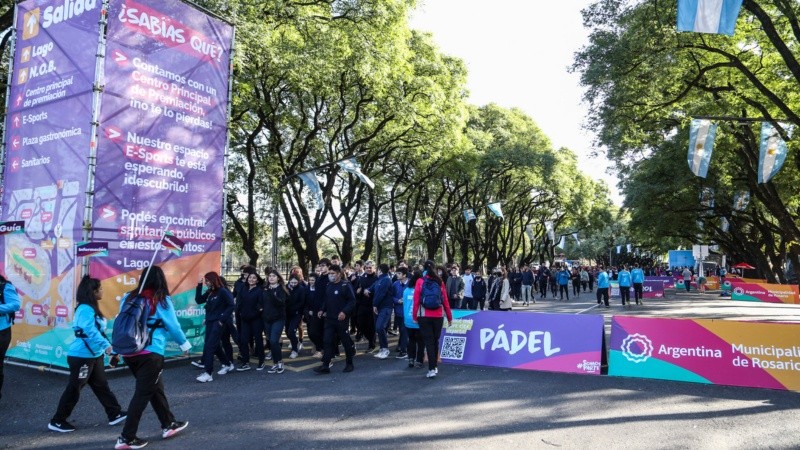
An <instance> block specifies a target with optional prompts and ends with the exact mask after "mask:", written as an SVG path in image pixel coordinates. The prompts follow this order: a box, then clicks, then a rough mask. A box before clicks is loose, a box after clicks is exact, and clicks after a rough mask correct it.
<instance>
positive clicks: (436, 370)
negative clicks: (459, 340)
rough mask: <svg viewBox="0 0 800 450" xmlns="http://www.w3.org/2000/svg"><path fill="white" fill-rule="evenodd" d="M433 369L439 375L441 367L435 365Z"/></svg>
mask: <svg viewBox="0 0 800 450" xmlns="http://www.w3.org/2000/svg"><path fill="white" fill-rule="evenodd" d="M433 371H434V372H436V375H439V367H438V366H436V367H434V368H433Z"/></svg>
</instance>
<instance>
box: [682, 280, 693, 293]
mask: <svg viewBox="0 0 800 450" xmlns="http://www.w3.org/2000/svg"><path fill="white" fill-rule="evenodd" d="M683 284H684V286H685V287H686V292H689V291H690V290H691V289H692V280H683Z"/></svg>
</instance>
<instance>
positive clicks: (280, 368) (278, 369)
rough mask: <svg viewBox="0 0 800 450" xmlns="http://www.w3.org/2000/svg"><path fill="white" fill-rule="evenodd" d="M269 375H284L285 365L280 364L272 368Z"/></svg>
mask: <svg viewBox="0 0 800 450" xmlns="http://www.w3.org/2000/svg"><path fill="white" fill-rule="evenodd" d="M267 373H283V363H278V364H275V365H274V366H272V367H270V368H269V370H268V371H267Z"/></svg>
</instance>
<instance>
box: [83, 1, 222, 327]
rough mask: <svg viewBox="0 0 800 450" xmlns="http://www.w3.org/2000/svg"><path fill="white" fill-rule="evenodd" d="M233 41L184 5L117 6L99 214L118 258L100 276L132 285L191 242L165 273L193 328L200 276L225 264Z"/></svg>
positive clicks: (112, 19)
mask: <svg viewBox="0 0 800 450" xmlns="http://www.w3.org/2000/svg"><path fill="white" fill-rule="evenodd" d="M232 35H233V28H232V27H231V25H229V24H227V23H225V22H223V21H221V20H218V19H215V18H213V17H210V16H208V15H207V14H205V13H203V12H201V11H199V10H197V9H196V8H193V7H192V6H190V5H187V4H185V3H183V2H180V1H174V0H173V1H138V2H137V1H133V0H112V1H111V2H110V6H109V24H108V44H107V47H106V62H105V91H104V93H103V101H102V108H101V114H100V122H101V125H100V132H99V137H98V139H99V145H98V168H97V175H96V179H95V180H96V181H95V183H96V196H95V204H94V206H95V208H94V218H93V240H94V241H101V242H108V243H109V255H108V256H107V257H95V258H93V259H92V272H93V273H94V274H95V275H96V276H100V277H101V278H103V279H106V280H108V283H107V286H108V287H107V290H111V291H112V292H115V293H116V294H117V295H118V296H119V295H121V293H122V292H124V291H127V290H130V286H131V285H133V284H135V283H136V281H137V277H138V276H139V274H140V273H141V269H142V268H144V267H146V266H147V265H148V264H149V261H150V258H151V256H152V255H153V252H154V251H155V250H157V249H158V248H159V247H160V245H159V241H160V239H161V235H162V234H163V232H164V230H165V229H168V230H169V231H171V232H172V233H173V234H174V235H175V236H177V237H178V238H179V239H181V240H182V241H184V242H185V243H186V246H185V247H184V251H183V254H182V255H181V256H180V257H179V258H172V259H171V260H170V261H167V262H166V263H165V264H163V265H162V267H163V268H164V270H165V272H166V273H167V276H168V277H169V282H170V287H171V289H172V290H173V292H174V293H175V294H174V295H173V299H174V300H175V303H176V309H178V312H179V317H181V319H182V320H184V321H185V322H186V323H185V324H184V325H185V327H188V328H198V327H199V326H200V325H201V324H202V315H203V311H202V308H198V307H197V306H196V305H195V304H194V302H193V300H194V286H195V283H196V281H197V279H198V278H199V277H200V276H201V275H202V274H203V273H205V272H207V271H210V270H219V267H220V250H221V242H222V214H223V209H224V208H223V203H222V202H223V183H224V156H225V147H226V144H227V118H228V111H227V104H228V79H229V68H230V51H231V45H232V42H231V41H232V37H233V36H232ZM168 255H169V253H167V252H161V253H160V254H159V257H157V259H156V261H155V262H156V263H162V262H164V259H166V258H169V256H168ZM191 334H195V333H191Z"/></svg>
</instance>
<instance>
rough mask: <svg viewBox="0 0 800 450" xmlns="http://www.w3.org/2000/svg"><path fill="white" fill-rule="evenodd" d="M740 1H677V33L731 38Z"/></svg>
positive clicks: (740, 4) (739, 8) (740, 5)
mask: <svg viewBox="0 0 800 450" xmlns="http://www.w3.org/2000/svg"><path fill="white" fill-rule="evenodd" d="M741 8H742V0H678V31H694V32H696V33H713V34H727V35H728V36H732V35H733V32H734V30H735V29H736V20H737V19H738V18H739V11H740V10H741Z"/></svg>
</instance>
